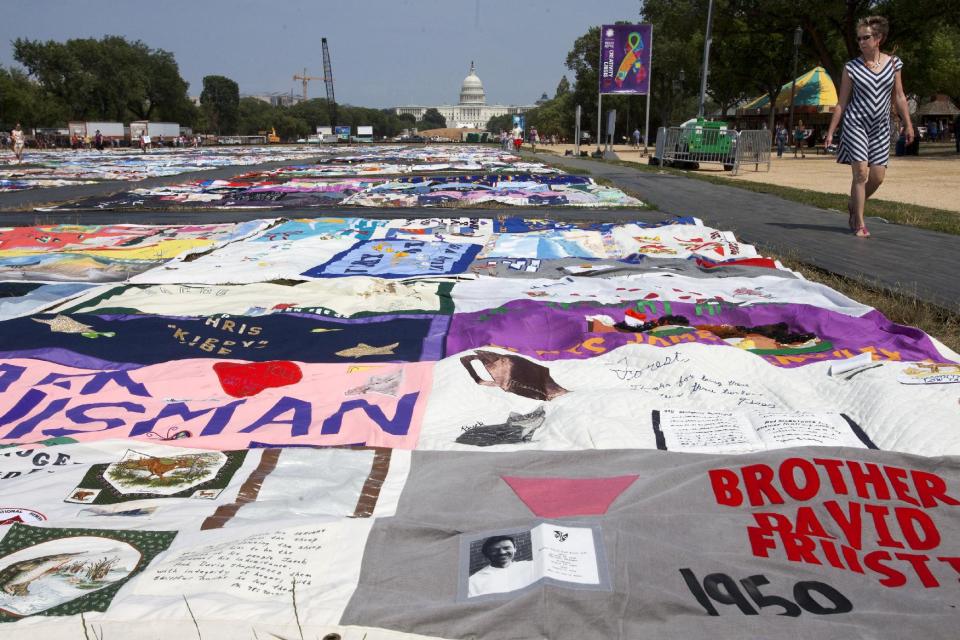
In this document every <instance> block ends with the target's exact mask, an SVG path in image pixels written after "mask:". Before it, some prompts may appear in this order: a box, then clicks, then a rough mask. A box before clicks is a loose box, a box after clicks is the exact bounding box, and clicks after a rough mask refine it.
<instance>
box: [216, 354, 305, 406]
mask: <svg viewBox="0 0 960 640" xmlns="http://www.w3.org/2000/svg"><path fill="white" fill-rule="evenodd" d="M213 370H214V372H215V373H216V374H217V377H218V378H220V386H221V387H223V390H224V391H225V392H226V393H227V395H230V396H233V397H234V398H248V397H250V396H255V395H257V394H258V393H260V392H261V391H263V390H264V389H271V388H275V387H285V386H287V385H291V384H296V383H298V382H300V380H301V379H303V372H302V371H300V367H298V366H297V365H296V364H294V363H293V362H290V361H289V360H270V361H268V362H250V363H246V364H237V363H234V362H218V363H216V364H215V365H213Z"/></svg>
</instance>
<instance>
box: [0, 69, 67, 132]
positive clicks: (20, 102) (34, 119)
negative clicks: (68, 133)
mask: <svg viewBox="0 0 960 640" xmlns="http://www.w3.org/2000/svg"><path fill="white" fill-rule="evenodd" d="M69 117H70V114H69V111H68V109H67V107H66V105H64V104H63V103H62V102H61V101H60V100H58V99H57V98H56V97H54V96H51V95H49V94H48V93H46V92H45V91H44V90H43V88H42V87H40V85H39V84H37V83H35V82H33V81H32V80H30V78H28V77H27V75H26V74H25V73H24V72H23V71H21V70H19V69H4V68H3V67H0V123H2V124H3V125H4V126H5V127H12V126H13V125H14V124H15V123H17V122H19V123H21V124H22V125H23V126H24V127H28V128H30V127H42V126H52V125H55V124H59V123H62V122H66V121H67V119H68V118H69Z"/></svg>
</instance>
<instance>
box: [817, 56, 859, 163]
mask: <svg viewBox="0 0 960 640" xmlns="http://www.w3.org/2000/svg"><path fill="white" fill-rule="evenodd" d="M851 93H853V83H852V82H851V81H850V76H849V75H848V74H847V70H846V68H844V70H843V76H842V78H841V79H840V96H839V102H837V106H836V107H834V109H833V117H832V118H830V126H829V127H827V137H826V139H825V140H824V141H823V144H824V146H827V147H829V146H831V145H832V144H833V134H834V132H835V131H836V130H837V126H838V125H839V124H840V119H841V118H843V112H844V110H845V109H846V108H847V104H848V103H849V102H850V94H851Z"/></svg>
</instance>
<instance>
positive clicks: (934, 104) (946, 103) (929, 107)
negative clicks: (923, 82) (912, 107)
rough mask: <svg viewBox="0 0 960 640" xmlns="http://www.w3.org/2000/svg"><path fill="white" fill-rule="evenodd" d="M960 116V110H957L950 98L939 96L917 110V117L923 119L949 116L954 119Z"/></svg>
mask: <svg viewBox="0 0 960 640" xmlns="http://www.w3.org/2000/svg"><path fill="white" fill-rule="evenodd" d="M958 115H960V109H958V108H957V106H956V105H955V104H953V101H952V100H950V98H949V96H945V95H943V94H938V95H936V96H934V97H933V100H931V101H930V102H928V103H927V104H925V105H923V106H921V107H919V108H918V109H917V116H918V117H922V118H927V117H929V118H937V117H944V116H949V117H951V118H954V117H956V116H958Z"/></svg>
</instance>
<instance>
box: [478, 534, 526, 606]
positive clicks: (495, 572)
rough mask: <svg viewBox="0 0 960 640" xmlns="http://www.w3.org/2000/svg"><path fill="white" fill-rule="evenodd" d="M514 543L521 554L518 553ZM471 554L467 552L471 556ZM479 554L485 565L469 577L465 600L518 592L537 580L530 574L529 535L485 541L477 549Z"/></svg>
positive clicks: (497, 537) (492, 538)
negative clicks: (491, 594) (521, 549)
mask: <svg viewBox="0 0 960 640" xmlns="http://www.w3.org/2000/svg"><path fill="white" fill-rule="evenodd" d="M477 542H479V541H477ZM518 542H519V543H520V546H521V547H523V549H524V551H523V552H520V551H518ZM474 553H475V552H474V549H471V555H473V554H474ZM480 554H482V556H483V558H485V559H486V562H487V564H486V566H484V567H483V568H481V569H479V570H477V571H475V572H474V573H472V574H471V575H470V580H469V582H468V591H467V597H469V598H472V597H474V596H482V595H485V594H488V593H505V592H507V591H515V590H516V589H522V588H523V587H525V586H527V585H528V584H531V583H532V582H535V581H536V580H537V578H538V576H537V575H535V574H534V563H533V559H532V551H531V547H530V533H529V532H527V533H523V534H516V535H509V536H492V537H489V538H487V539H485V540H484V541H483V544H482V545H481V546H480Z"/></svg>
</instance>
